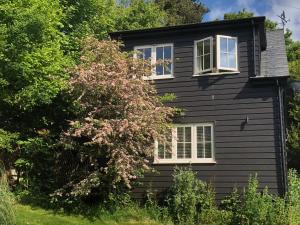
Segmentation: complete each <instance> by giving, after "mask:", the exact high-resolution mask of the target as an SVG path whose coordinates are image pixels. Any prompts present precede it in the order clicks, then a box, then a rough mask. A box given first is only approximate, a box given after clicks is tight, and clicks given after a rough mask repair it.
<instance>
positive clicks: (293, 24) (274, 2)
mask: <svg viewBox="0 0 300 225" xmlns="http://www.w3.org/2000/svg"><path fill="white" fill-rule="evenodd" d="M299 3H300V2H299V0H285V1H281V0H271V1H270V8H269V10H267V11H266V12H265V16H266V17H267V18H270V19H271V20H274V21H276V22H278V25H279V27H282V25H281V20H280V18H279V17H278V15H280V14H281V13H282V11H283V10H284V11H285V15H286V18H287V19H289V20H290V21H289V22H288V23H287V24H286V28H289V29H290V30H291V31H292V32H293V38H294V39H296V40H300V29H299V28H300V16H299V15H300V4H299Z"/></svg>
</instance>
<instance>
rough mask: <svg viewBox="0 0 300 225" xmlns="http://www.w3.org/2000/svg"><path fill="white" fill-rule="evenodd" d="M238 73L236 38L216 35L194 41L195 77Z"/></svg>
mask: <svg viewBox="0 0 300 225" xmlns="http://www.w3.org/2000/svg"><path fill="white" fill-rule="evenodd" d="M230 71H234V72H235V71H238V63H237V38H236V37H229V36H223V35H217V36H216V37H215V38H213V37H207V38H204V39H201V40H197V41H195V45H194V72H195V75H201V74H210V73H221V72H230Z"/></svg>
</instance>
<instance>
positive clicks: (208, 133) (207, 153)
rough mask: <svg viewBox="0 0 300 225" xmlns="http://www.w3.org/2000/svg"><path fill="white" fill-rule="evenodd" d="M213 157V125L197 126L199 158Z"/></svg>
mask: <svg viewBox="0 0 300 225" xmlns="http://www.w3.org/2000/svg"><path fill="white" fill-rule="evenodd" d="M211 157H212V127H211V126H210V125H208V126H197V158H211Z"/></svg>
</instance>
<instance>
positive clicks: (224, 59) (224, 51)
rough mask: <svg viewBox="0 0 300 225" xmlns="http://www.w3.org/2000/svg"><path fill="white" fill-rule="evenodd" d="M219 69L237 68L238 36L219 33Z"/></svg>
mask: <svg viewBox="0 0 300 225" xmlns="http://www.w3.org/2000/svg"><path fill="white" fill-rule="evenodd" d="M217 54H218V59H219V60H217V61H218V69H221V70H233V71H235V70H237V38H236V37H228V36H221V35H217Z"/></svg>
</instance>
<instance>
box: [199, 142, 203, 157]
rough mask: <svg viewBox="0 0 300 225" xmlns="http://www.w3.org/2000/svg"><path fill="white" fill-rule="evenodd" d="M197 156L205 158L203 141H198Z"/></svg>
mask: <svg viewBox="0 0 300 225" xmlns="http://www.w3.org/2000/svg"><path fill="white" fill-rule="evenodd" d="M197 158H204V148H203V143H198V144H197Z"/></svg>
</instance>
